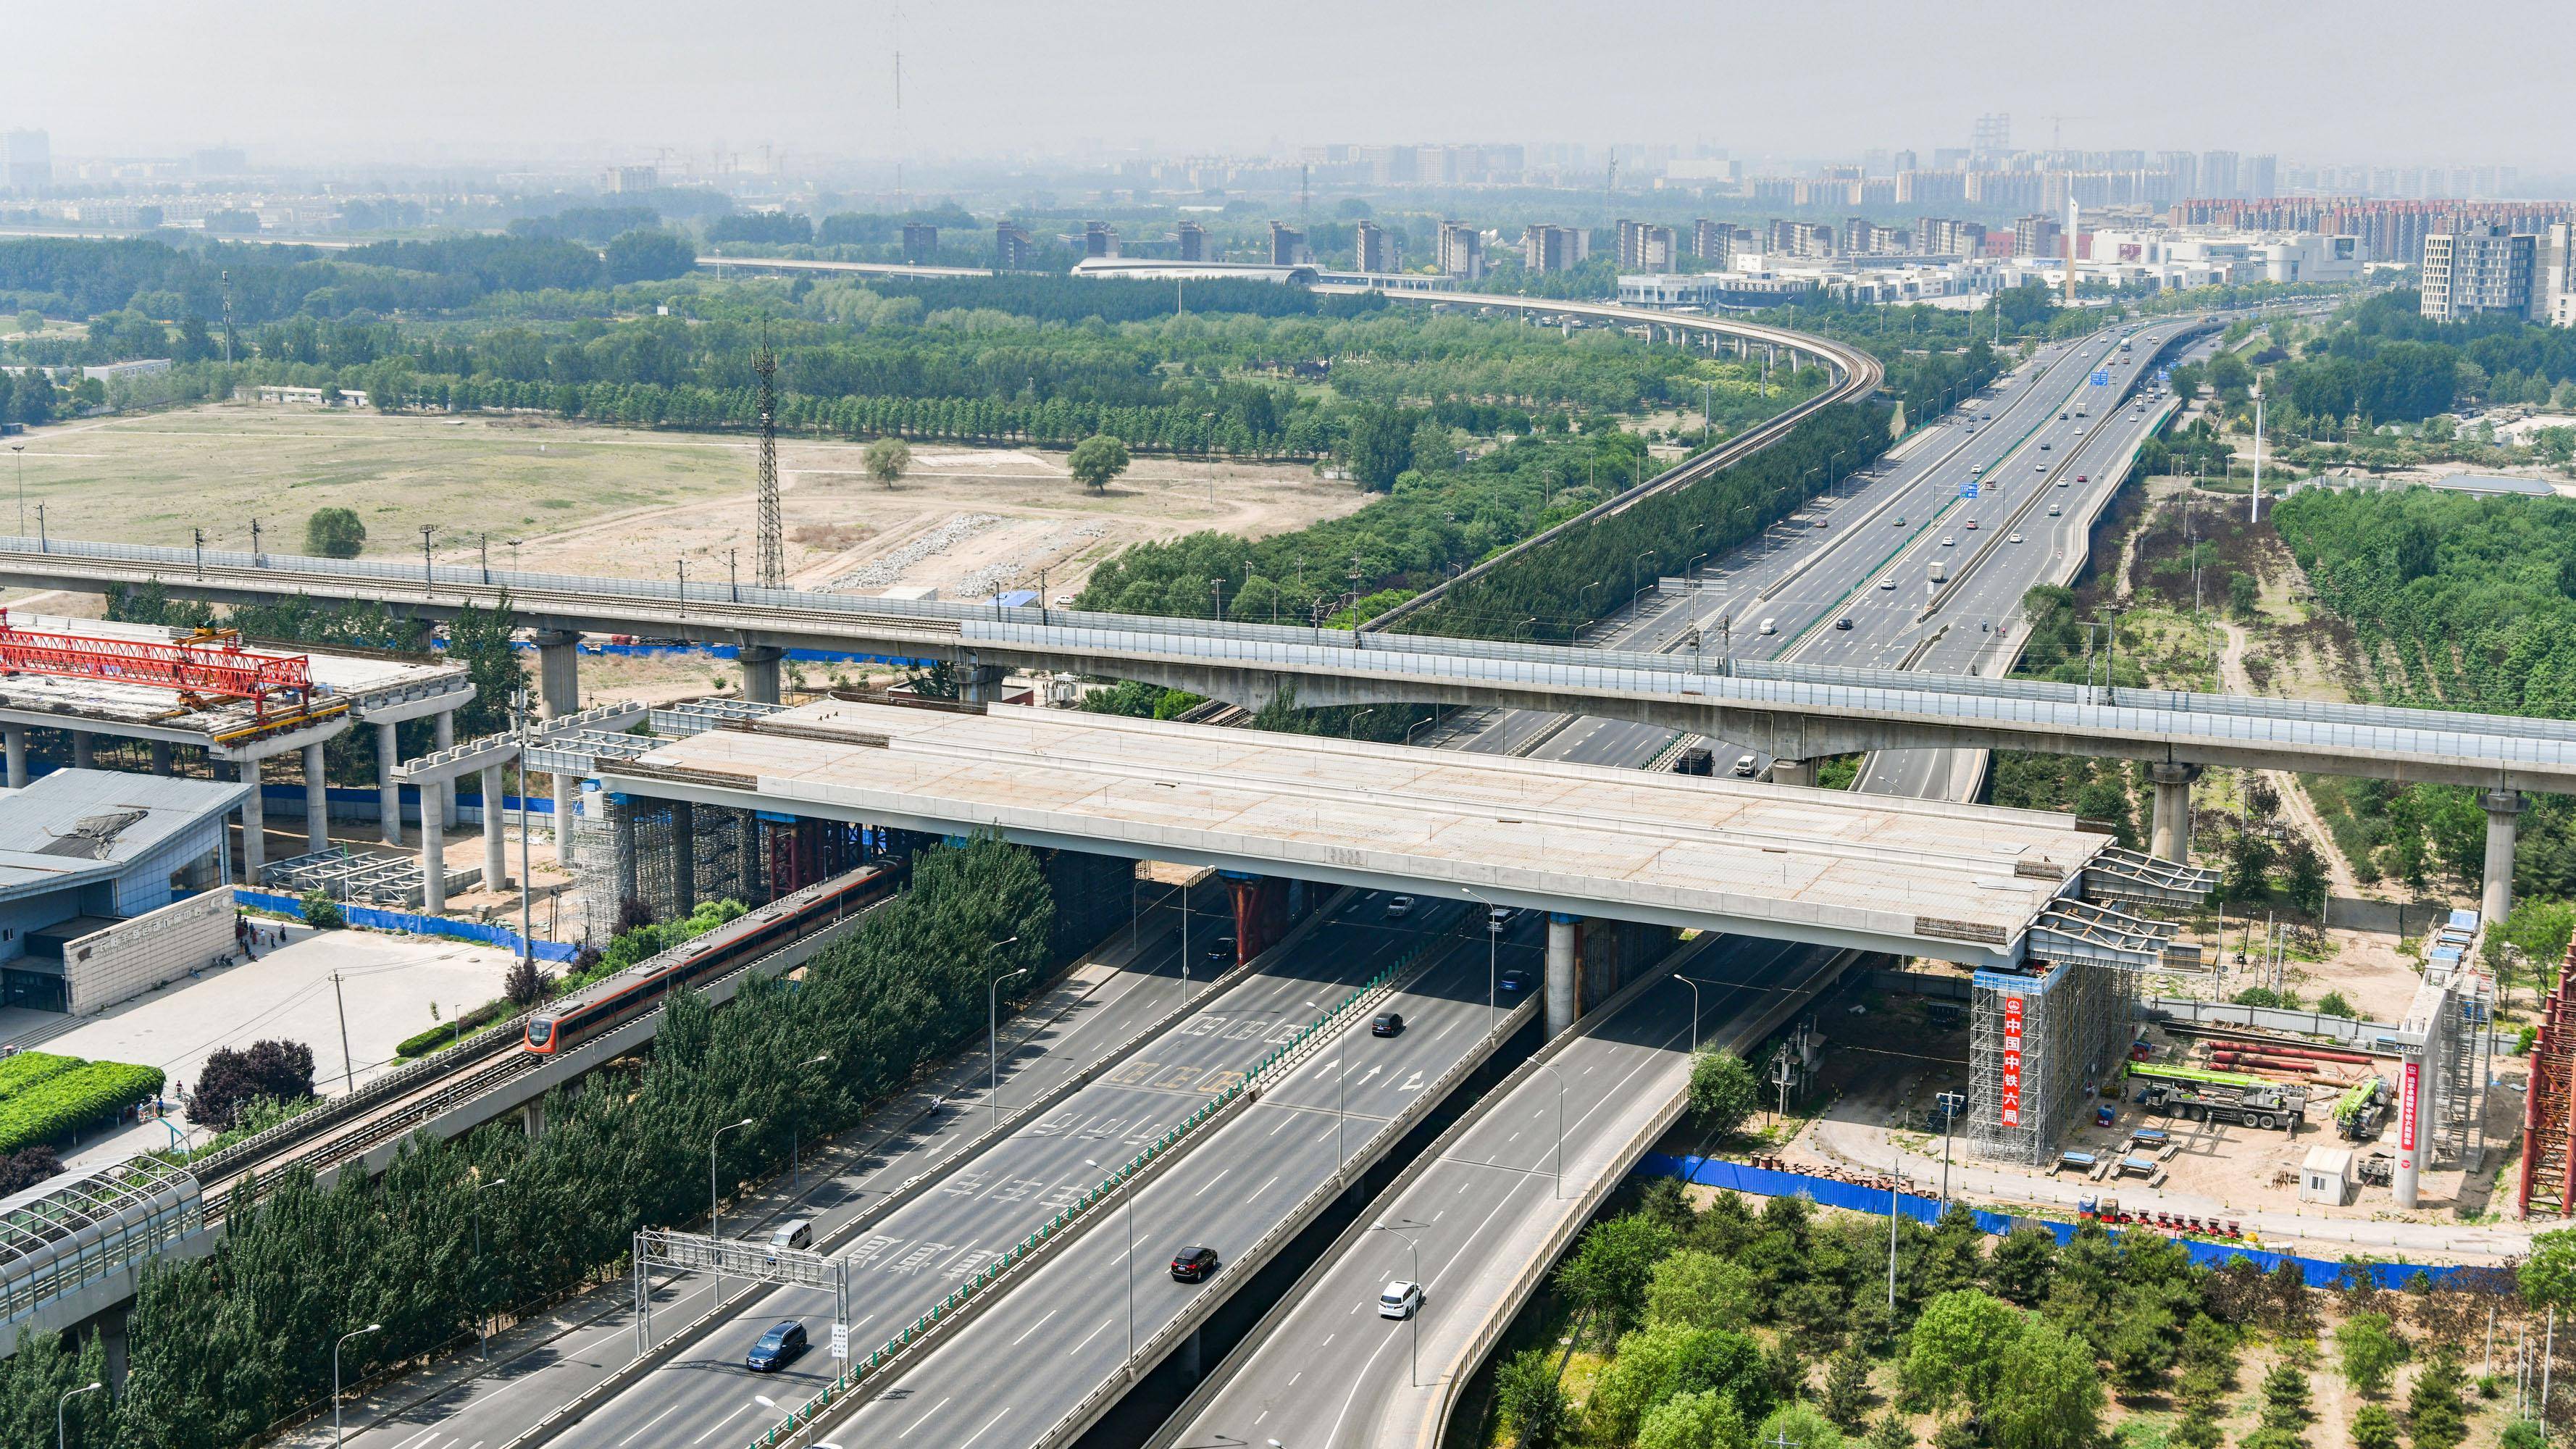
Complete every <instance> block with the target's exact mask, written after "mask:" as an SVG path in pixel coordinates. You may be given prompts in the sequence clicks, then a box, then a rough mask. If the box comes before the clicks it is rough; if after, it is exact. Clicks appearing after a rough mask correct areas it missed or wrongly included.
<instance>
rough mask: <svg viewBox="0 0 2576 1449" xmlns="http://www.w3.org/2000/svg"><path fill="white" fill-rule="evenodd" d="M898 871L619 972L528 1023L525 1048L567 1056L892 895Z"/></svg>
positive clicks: (856, 881) (719, 931)
mask: <svg viewBox="0 0 2576 1449" xmlns="http://www.w3.org/2000/svg"><path fill="white" fill-rule="evenodd" d="M899 874H900V872H899V871H898V870H897V869H896V868H894V867H892V866H889V865H882V864H880V865H864V866H861V867H859V868H858V869H857V870H854V871H850V872H847V873H846V874H842V875H837V876H834V877H832V878H831V879H830V880H827V881H822V882H818V883H817V884H814V885H810V886H807V887H805V888H804V889H803V890H799V891H793V892H790V893H789V894H787V895H783V896H780V897H779V898H778V899H776V900H774V901H771V902H770V903H769V904H767V905H765V906H762V907H760V908H759V909H757V910H753V911H746V912H744V913H743V914H742V915H740V916H737V917H735V918H734V919H732V920H730V921H727V922H725V923H724V924H723V925H721V926H718V927H716V928H715V929H714V930H712V931H709V932H707V933H706V934H705V935H703V936H700V937H698V938H697V939H696V940H694V941H683V942H681V943H680V944H679V945H677V946H674V947H672V948H671V949H670V950H668V951H665V952H663V953H662V954H660V955H658V956H655V957H653V958H652V959H651V960H648V961H642V962H638V963H637V964H635V965H633V966H630V967H628V968H626V969H625V970H623V971H620V972H618V973H617V974H616V975H614V976H611V977H609V978H608V979H607V980H605V981H598V982H594V983H592V984H591V985H590V986H587V987H585V988H583V989H582V990H580V991H577V992H575V993H573V994H572V995H570V996H567V997H565V998H563V999H562V1000H560V1001H556V1002H554V1003H552V1004H550V1005H548V1006H547V1007H546V1008H545V1009H544V1010H542V1011H539V1012H537V1013H536V1014H534V1015H532V1016H530V1017H529V1018H528V1029H527V1039H526V1041H525V1043H524V1045H525V1047H526V1049H527V1050H529V1051H531V1052H535V1053H538V1054H539V1055H543V1056H552V1055H554V1054H555V1053H557V1052H563V1051H569V1050H571V1049H572V1048H574V1047H577V1046H580V1045H581V1044H582V1043H583V1042H586V1041H589V1040H591V1039H593V1038H595V1037H597V1036H598V1035H600V1034H601V1033H602V1032H606V1031H611V1030H614V1029H615V1028H617V1027H619V1026H621V1025H623V1024H625V1023H626V1022H629V1021H632V1020H634V1019H635V1018H636V1017H639V1016H642V1015H643V1014H644V1013H646V1012H648V1011H651V1010H652V1009H653V1008H654V1007H656V1006H658V1005H660V1004H661V1002H662V998H664V997H665V996H668V995H670V994H671V992H673V991H674V990H676V989H678V988H680V987H682V986H690V985H695V984H696V983H698V982H701V981H705V980H707V979H708V978H710V977H714V976H720V975H723V974H724V973H725V972H726V971H729V970H731V969H732V968H734V967H736V966H739V965H742V964H744V963H745V962H749V961H754V960H757V959H759V958H760V957H762V956H766V955H768V954H769V953H770V952H772V951H775V950H777V949H779V948H780V947H782V946H785V945H787V944H788V943H789V942H791V941H794V940H797V939H798V938H800V937H802V936H805V935H807V934H808V933H810V932H812V931H815V930H817V929H819V928H821V927H823V926H825V925H828V924H829V923H831V922H833V921H835V920H838V919H840V918H841V917H843V916H845V915H848V914H850V913H851V912H853V911H857V910H861V909H864V908H865V907H867V906H871V905H874V904H876V903H877V902H878V901H880V900H883V899H884V898H885V897H887V896H889V895H892V894H893V893H894V889H895V886H896V883H897V880H898V877H899Z"/></svg>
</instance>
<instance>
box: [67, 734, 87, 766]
mask: <svg viewBox="0 0 2576 1449" xmlns="http://www.w3.org/2000/svg"><path fill="white" fill-rule="evenodd" d="M71 736H72V768H73V769H75V770H86V769H90V768H91V765H90V738H89V731H87V730H73V731H72V732H71Z"/></svg>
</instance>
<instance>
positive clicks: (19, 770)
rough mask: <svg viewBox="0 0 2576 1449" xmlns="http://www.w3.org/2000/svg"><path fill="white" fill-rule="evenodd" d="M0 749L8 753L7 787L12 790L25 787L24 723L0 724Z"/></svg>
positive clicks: (25, 731)
mask: <svg viewBox="0 0 2576 1449" xmlns="http://www.w3.org/2000/svg"><path fill="white" fill-rule="evenodd" d="M0 749H5V751H6V752H7V755H8V760H9V777H8V778H9V788H10V789H12V790H24V789H26V788H27V727H26V726H25V725H14V724H13V725H0Z"/></svg>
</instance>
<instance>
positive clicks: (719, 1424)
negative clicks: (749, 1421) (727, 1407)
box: [689, 1404, 760, 1444]
mask: <svg viewBox="0 0 2576 1449" xmlns="http://www.w3.org/2000/svg"><path fill="white" fill-rule="evenodd" d="M759 1407H760V1405H758V1404H745V1405H743V1406H742V1409H736V1410H734V1411H733V1412H732V1413H730V1414H727V1415H725V1416H724V1417H723V1418H721V1419H718V1420H716V1421H715V1422H714V1423H713V1424H710V1425H708V1426H707V1432H705V1433H703V1434H700V1435H699V1436H698V1437H697V1438H695V1439H692V1440H690V1441H689V1442H690V1443H692V1444H704V1443H705V1442H707V1441H708V1440H709V1439H712V1438H714V1437H715V1436H716V1435H717V1433H718V1432H719V1431H721V1430H722V1429H723V1428H724V1426H725V1425H727V1424H730V1423H732V1422H733V1421H734V1420H736V1419H739V1418H741V1417H742V1412H743V1409H757V1408H759Z"/></svg>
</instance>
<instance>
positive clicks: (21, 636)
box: [0, 609, 313, 721]
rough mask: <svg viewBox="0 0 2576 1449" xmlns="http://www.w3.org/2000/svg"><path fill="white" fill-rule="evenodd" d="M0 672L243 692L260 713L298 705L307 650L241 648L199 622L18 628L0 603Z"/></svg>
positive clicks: (219, 694) (203, 699)
mask: <svg viewBox="0 0 2576 1449" xmlns="http://www.w3.org/2000/svg"><path fill="white" fill-rule="evenodd" d="M0 673H6V674H46V675H54V676H57V677H60V678H65V679H100V680H113V681H116V682H118V683H122V684H141V685H148V686H150V687H152V688H155V689H168V690H174V691H176V692H177V693H178V695H179V697H180V698H181V700H182V701H184V702H186V703H188V704H191V705H197V704H204V703H211V702H215V701H219V700H233V699H246V700H249V701H250V702H251V707H252V711H253V713H254V715H255V716H256V717H257V718H259V719H261V720H263V721H265V720H267V719H268V718H269V715H270V711H271V709H272V708H273V707H275V706H278V705H284V706H286V707H287V709H286V712H287V713H301V712H302V711H303V709H304V706H305V704H306V703H307V701H309V700H310V699H311V697H312V691H313V667H312V661H311V659H310V658H309V657H307V656H305V655H302V654H269V653H263V652H261V651H258V650H254V649H246V648H244V647H242V642H241V635H240V634H238V633H236V632H233V631H231V630H213V629H201V630H199V631H198V632H196V633H194V634H191V635H188V636H187V637H185V638H182V639H168V640H154V639H114V638H102V637H99V636H97V635H91V634H57V633H51V632H47V631H44V630H38V629H24V628H20V627H18V626H17V625H15V624H12V623H10V622H9V611H8V610H6V609H0Z"/></svg>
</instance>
